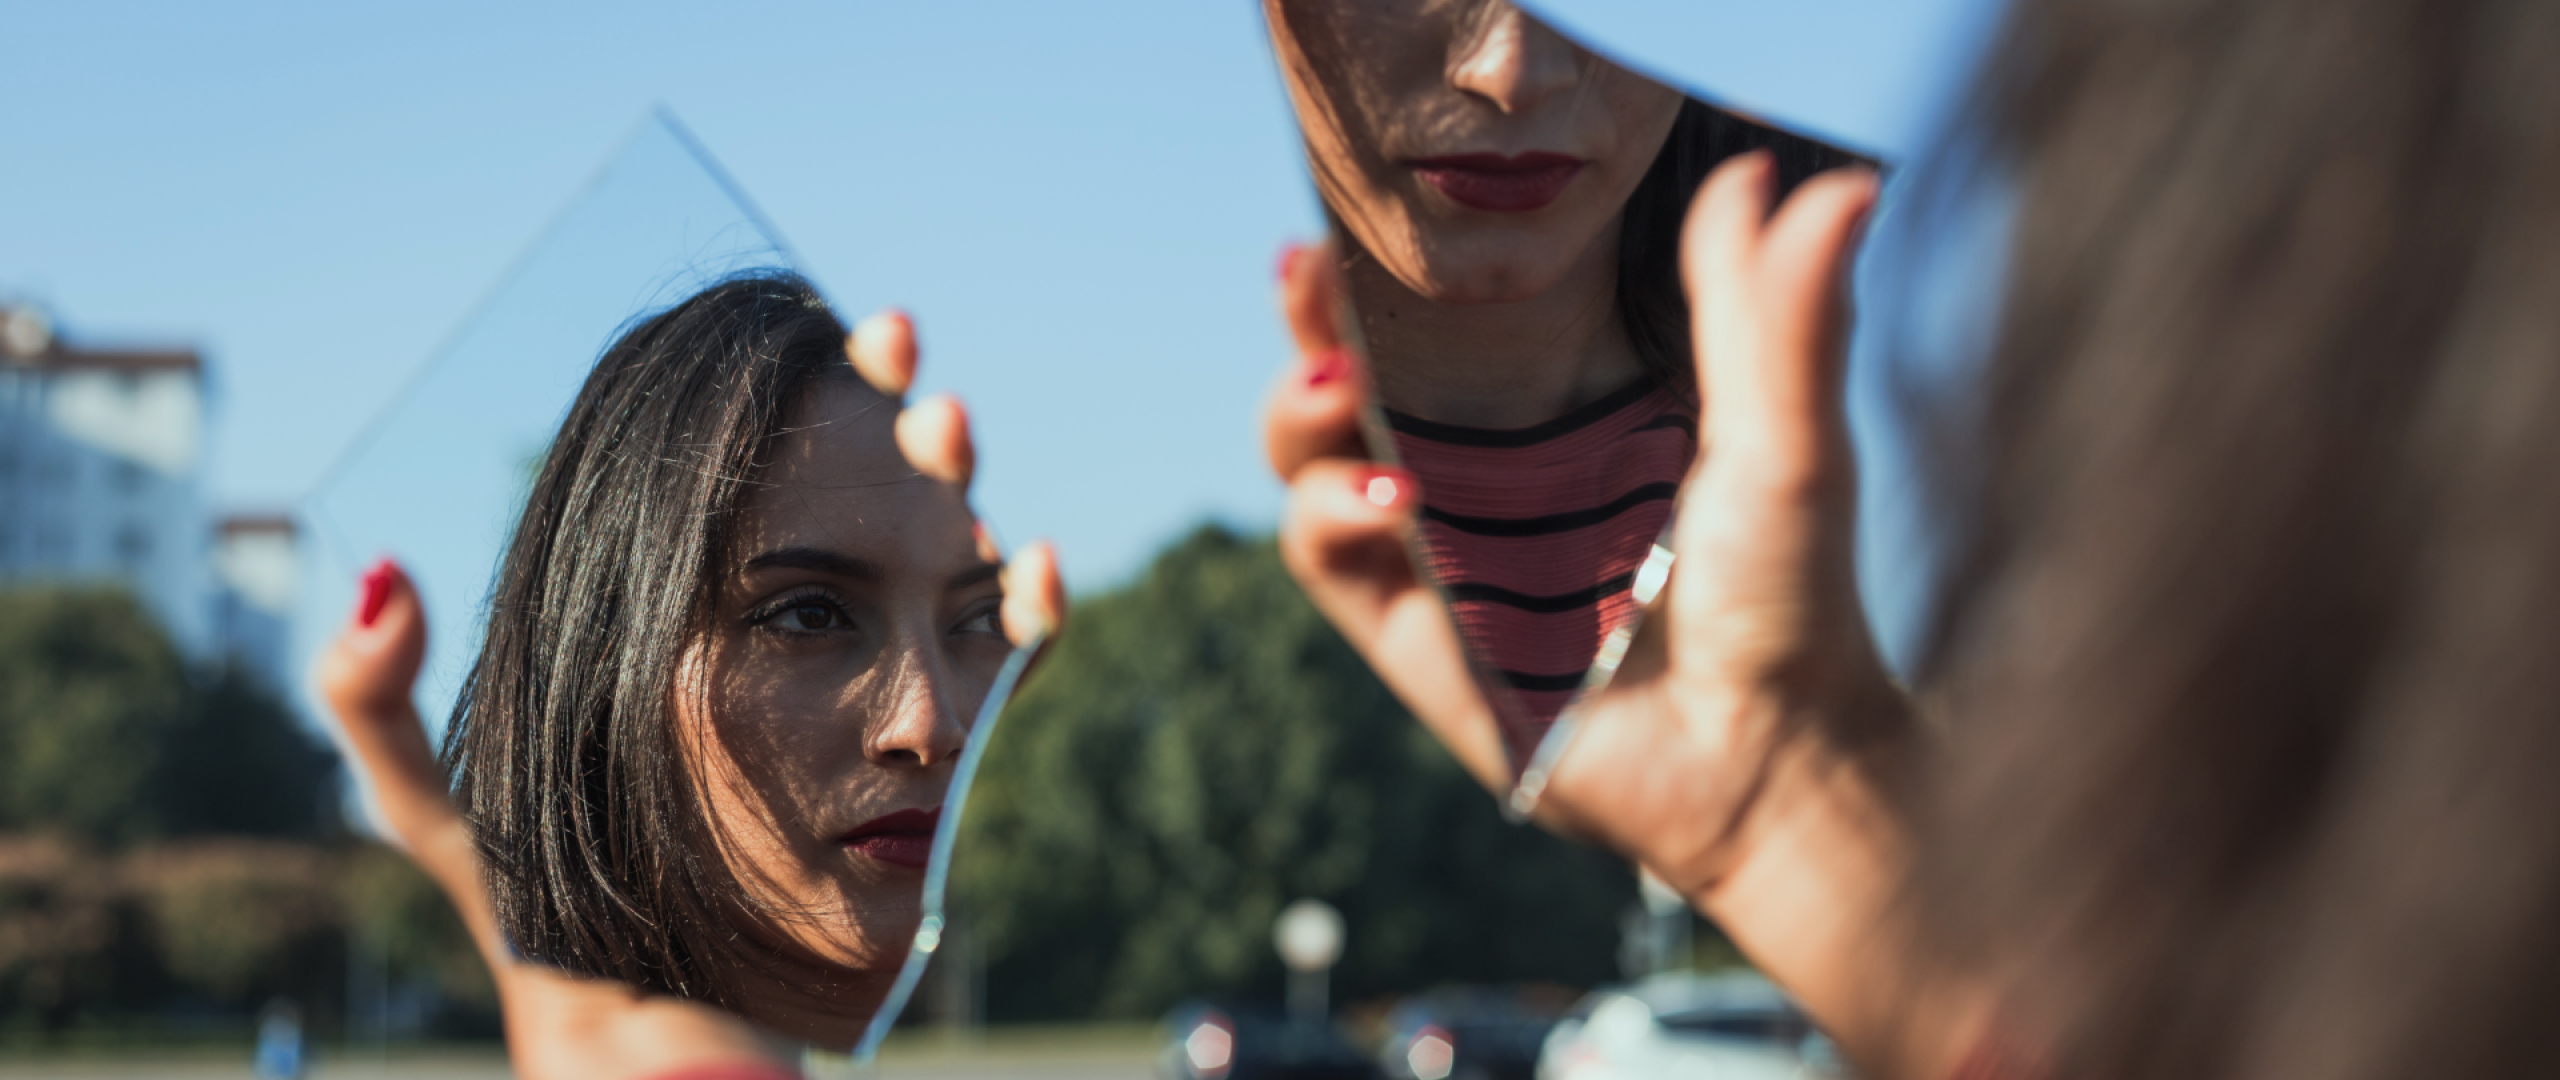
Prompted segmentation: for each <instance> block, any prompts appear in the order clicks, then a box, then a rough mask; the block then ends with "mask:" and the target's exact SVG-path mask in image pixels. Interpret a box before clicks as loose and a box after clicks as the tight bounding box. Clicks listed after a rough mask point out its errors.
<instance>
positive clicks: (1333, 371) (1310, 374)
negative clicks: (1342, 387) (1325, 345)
mask: <svg viewBox="0 0 2560 1080" xmlns="http://www.w3.org/2000/svg"><path fill="white" fill-rule="evenodd" d="M1350 377H1351V354H1350V353H1348V352H1345V351H1343V350H1342V349H1339V348H1333V349H1326V350H1325V351H1323V352H1320V353H1317V354H1315V355H1314V356H1311V357H1308V358H1307V385H1308V386H1311V387H1313V386H1323V385H1324V384H1326V383H1329V382H1336V381H1339V380H1342V379H1347V378H1350Z"/></svg>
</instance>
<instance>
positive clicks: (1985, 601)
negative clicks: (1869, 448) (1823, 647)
mask: <svg viewBox="0 0 2560 1080" xmlns="http://www.w3.org/2000/svg"><path fill="white" fill-rule="evenodd" d="M2555 47H2560V5H2554V4H2552V3H2550V2H2549V0H2215V2H2210V3H2207V2H2169V3H2139V4H2125V3H2113V2H2099V0H2022V3H2021V4H2020V6H2019V7H2018V9H2017V10H2016V12H2015V13H2014V15H2013V20H2012V22H2011V23H2010V25H2009V27H2008V29H2007V31H2006V38H2005V41H2004V42H2003V44H2002V45H2001V47H2000V50H1999V52H1998V53H1997V57H1998V59H1997V61H1996V62H1995V64H1994V65H1993V67H1992V70H1991V74H1990V76H1989V81H1988V82H1987V83H1986V84H1985V86H1986V88H1985V90H1984V92H1983V96H1982V98H1981V99H1980V100H1981V101H1982V102H1983V103H1984V107H1983V109H1982V111H1981V112H1980V114H1979V115H1980V118H1981V119H1980V123H1982V124H1983V125H1985V126H1984V129H1983V131H1982V134H1984V135H1985V136H1987V137H1986V138H1985V139H1984V140H1983V141H1982V143H1981V145H1984V146H1987V147H1989V148H1991V149H1990V156H1989V159H1988V162H1989V164H1988V172H1989V174H1990V175H1993V176H1994V177H1995V178H2005V181H2006V182H2011V183H2013V184H2014V188H2015V191H2016V193H2017V196H2018V201H2017V203H2016V218H2015V223H2014V229H2015V232H2014V237H2015V239H2014V244H2013V247H2012V251H2011V258H2012V261H2011V264H2010V270H2009V283H2008V286H2007V293H2006V306H2005V308H2004V309H2003V312H2002V315H2001V318H2000V336H1999V344H1998V346H1997V348H1996V350H1995V351H1994V353H1993V355H1992V356H1991V357H1990V360H1989V367H1988V369H1987V371H1986V373H1985V379H1984V383H1983V385H1982V388H1981V389H1982V395H1981V397H1980V398H1979V399H1978V400H1976V401H1973V402H1969V403H1968V404H1967V406H1966V408H1967V411H1966V412H1965V413H1964V414H1962V415H1960V416H1957V417H1955V418H1953V421H1952V423H1951V424H1950V427H1952V428H1953V429H1955V430H1957V431H1969V432H1975V433H1978V434H1977V435H1976V436H1975V437H1974V438H1972V439H1970V440H1969V441H1966V442H1959V443H1953V444H1952V445H1954V446H1956V447H1957V448H1958V449H1957V453H1956V454H1955V456H1953V457H1952V458H1947V459H1942V460H1941V461H1939V462H1938V465H1937V469H1938V477H1939V480H1940V481H1941V483H1942V484H1943V485H1944V487H1943V490H1944V491H1946V492H1948V493H1949V495H1950V497H1951V499H1952V501H1951V503H1950V505H1951V506H1952V507H1953V513H1952V514H1951V515H1950V517H1951V520H1953V521H1954V522H1956V523H1957V527H1958V528H1959V530H1960V536H1959V541H1960V542H1959V543H1958V544H1957V545H1956V550H1957V552H1958V555H1957V556H1956V558H1955V559H1954V560H1953V561H1952V563H1951V565H1950V568H1949V570H1948V572H1947V574H1946V575H1945V577H1944V579H1943V583H1942V586H1941V592H1940V595H1941V597H1942V601H1941V610H1940V613H1939V616H1938V621H1937V624H1936V629H1935V632H1934V641H1933V642H1932V644H1931V645H1930V647H1929V649H1928V659H1927V661H1926V664H1925V671H1926V673H1927V676H1928V680H1929V682H1930V683H1931V684H1932V685H1933V686H1935V687H1937V688H1938V689H1939V690H1941V691H1943V693H1944V695H1945V697H1944V700H1946V701H1947V702H1948V703H1949V706H1950V707H1949V710H1948V730H1947V739H1946V746H1945V752H1944V754H1943V757H1942V759H1941V761H1940V762H1939V766H1938V767H1937V768H1936V769H1935V770H1934V775H1933V777H1932V780H1931V785H1932V789H1931V795H1930V802H1929V806H1930V810H1929V811H1928V817H1927V818H1926V820H1925V824H1924V828H1923V834H1922V840H1923V844H1924V852H1925V857H1924V858H1923V859H1922V860H1921V862H1920V864H1919V865H1920V866H1921V867H1922V873H1923V875H1924V876H1923V878H1922V881H1921V886H1922V889H1923V893H1922V895H1923V899H1924V901H1925V902H1926V903H1927V904H1928V907H1927V908H1926V909H1925V910H1927V911H1928V912H1930V913H1931V915H1932V925H1933V926H1934V928H1935V930H1936V933H1935V934H1933V938H1934V939H1935V940H1937V941H1940V942H1942V943H1945V944H1946V946H1947V947H1948V948H1949V949H1950V950H1951V955H1952V956H1953V958H1955V959H1957V960H1959V961H1961V962H1964V963H1967V964H1972V965H1978V966H1979V968H1980V970H1982V971H1983V972H1985V973H1986V974H1988V975H1990V976H1991V977H1992V978H1993V979H1994V980H1995V982H1996V983H1997V984H1998V985H2001V986H2002V987H2003V989H2004V992H2005V994H2006V998H2005V1000H2006V1003H2007V1006H2008V1007H2009V1008H2010V1009H2011V1010H2012V1011H2013V1024H2012V1027H2013V1029H2014V1030H2017V1031H2020V1032H2029V1033H2033V1036H2034V1037H2037V1038H2041V1037H2043V1036H2046V1035H2050V1036H2052V1037H2053V1038H2055V1039H2057V1040H2058V1042H2057V1043H2056V1044H2055V1045H2053V1046H2052V1047H2050V1048H2049V1049H2050V1051H2051V1053H2052V1054H2053V1056H2054V1064H2055V1069H2056V1073H2057V1074H2058V1075H2067V1076H2082V1075H2095V1076H2108V1077H2172V1076H2175V1077H2187V1078H2207V1080H2210V1078H2213V1077H2224V1076H2242V1075H2247V1076H2283V1077H2306V1078H2333V1077H2384V1076H2479V1075H2509V1076H2543V1075H2553V1074H2555V1073H2560V1041H2555V1040H2553V1039H2552V1038H2551V1037H2550V1034H2549V1030H2548V1029H2549V1028H2550V1026H2551V1024H2552V1017H2553V1016H2555V1015H2560V779H2555V777H2554V775H2553V773H2554V771H2555V769H2560V498H2555V497H2554V494H2553V490H2554V480H2553V478H2554V476H2560V64H2554V63H2553V62H2552V59H2551V56H2552V53H2553V50H2554V49H2555Z"/></svg>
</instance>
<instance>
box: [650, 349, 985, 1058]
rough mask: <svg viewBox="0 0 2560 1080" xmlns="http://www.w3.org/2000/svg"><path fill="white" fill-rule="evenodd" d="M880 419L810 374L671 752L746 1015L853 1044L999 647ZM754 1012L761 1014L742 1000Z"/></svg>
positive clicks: (882, 409)
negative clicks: (710, 844)
mask: <svg viewBox="0 0 2560 1080" xmlns="http://www.w3.org/2000/svg"><path fill="white" fill-rule="evenodd" d="M896 414H897V405H896V403H895V402H893V401H891V400H889V399H887V398H884V397H882V396H880V395H879V394H878V393H876V392H874V391H872V390H871V389H870V388H868V387H866V386H863V385H862V384H861V383H860V382H858V381H856V380H854V379H851V378H849V377H848V378H835V377H829V378H825V379H821V380H820V381H819V382H818V383H817V384H816V385H815V386H813V387H812V388H810V389H809V390H808V391H807V392H806V393H804V394H803V395H802V400H801V401H800V403H799V404H798V405H797V407H795V408H794V409H793V410H791V414H790V418H789V420H788V422H787V424H786V427H785V431H786V432H787V434H785V435H784V436H783V437H782V438H781V439H779V440H778V441H777V443H776V444H775V446H774V448H773V450H772V451H771V454H770V456H769V457H768V458H767V461H766V465H765V469H764V472H763V474H762V475H761V476H760V477H759V478H758V479H757V480H756V482H755V483H754V484H752V485H751V486H750V489H749V493H748V494H747V496H746V498H745V499H744V500H743V502H742V504H741V506H740V510H739V513H740V518H739V520H738V522H737V528H736V532H735V533H734V534H733V535H734V537H735V539H734V541H733V543H732V551H733V552H734V555H733V558H732V559H731V565H730V567H729V568H728V569H727V570H726V571H725V572H724V573H723V575H722V576H721V578H720V580H719V581H718V583H717V588H718V598H717V600H716V606H715V612H714V622H713V627H712V630H711V631H710V633H709V635H708V637H707V638H706V639H705V640H702V641H701V642H699V644H698V645H697V646H696V647H695V648H694V649H692V650H690V651H689V652H688V655H687V657H686V664H685V667H686V671H687V678H686V680H685V681H686V684H687V685H688V686H691V687H694V688H695V690H694V691H693V692H690V693H686V694H681V695H679V699H678V700H679V702H680V704H679V706H678V716H677V725H676V727H677V737H678V740H679V743H680V745H682V747H683V748H684V752H685V754H686V755H687V757H688V759H689V760H688V764H690V765H691V766H692V769H691V771H692V772H693V774H694V775H695V776H696V778H697V783H698V784H699V785H700V787H701V795H702V803H703V805H704V807H705V809H706V811H707V813H708V814H709V815H710V817H711V819H712V820H711V825H712V830H711V832H712V835H713V836H714V837H715V838H717V839H718V840H719V842H720V846H721V849H722V850H721V855H722V857H723V858H724V859H725V860H726V861H727V863H728V866H729V870H730V872H731V873H732V874H733V875H734V876H735V878H736V879H737V880H738V882H739V883H740V885H741V886H742V890H743V893H744V897H745V901H744V902H745V903H747V904H748V905H750V906H751V907H752V908H754V910H752V911H749V912H745V913H743V914H744V915H745V920H744V921H745V922H746V924H747V925H748V926H749V927H750V928H751V933H752V935H753V936H754V937H755V938H756V940H755V941H754V942H753V944H754V945H756V946H761V948H762V951H764V952H766V953H768V954H770V955H769V956H768V958H767V959H769V960H773V961H778V963H774V964H768V965H767V967H768V968H769V969H770V970H771V971H773V973H774V974H775V975H776V979H775V980H774V982H773V983H771V984H767V985H763V986H755V985H750V986H747V987H745V988H744V989H743V991H742V993H741V995H740V996H741V998H742V1007H743V1008H744V1009H745V1011H746V1012H747V1013H748V1014H749V1015H752V1016H755V1017H756V1018H757V1019H758V1021H759V1022H761V1023H764V1024H767V1025H768V1026H772V1027H775V1028H777V1029H780V1030H784V1031H789V1032H794V1033H804V1032H832V1034H831V1035H830V1036H829V1041H831V1042H833V1043H835V1044H836V1045H851V1044H852V1042H853V1041H854V1038H855V1037H857V1036H858V1035H859V1033H860V1030H861V1025H862V1023H863V1022H865V1021H867V1020H868V1018H869V1015H870V1013H871V1011H872V1009H873V1008H874V1007H876V1005H877V1004H878V1002H879V999H880V998H881V996H883V995H884V994H885V992H886V989H887V983H888V980H889V979H890V977H892V976H893V975H894V974H895V973H896V971H897V968H898V965H899V963H900V962H901V961H902V960H903V959H904V958H905V956H906V952H907V947H908V943H909V942H910V940H911V939H912V938H913V937H914V934H915V931H916V928H917V925H918V923H919V921H920V920H921V918H922V886H923V881H924V871H925V862H926V856H927V853H928V851H929V849H930V845H931V839H932V833H933V828H934V826H935V824H936V822H937V821H938V819H939V814H940V813H941V812H942V810H943V794H944V792H945V791H946V790H947V789H948V787H949V786H950V783H951V775H952V768H953V765H954V763H955V762H956V761H957V759H958V757H959V754H960V751H961V748H962V745H963V742H964V740H965V737H966V735H967V730H968V729H967V724H968V722H969V720H970V718H971V717H973V716H974V715H975V714H976V712H977V709H978V706H979V704H980V703H981V702H982V701H984V700H985V698H986V695H987V691H988V687H989V686H990V684H991V683H992V682H993V681H994V678H995V674H996V671H997V669H998V668H999V667H1000V666H1002V664H1003V662H1004V659H1005V656H1006V654H1007V652H1008V651H1009V649H1010V646H1009V645H1008V644H1007V643H1006V641H1005V638H1004V634H1003V630H1002V627H1001V626H1000V625H999V622H998V614H997V612H998V608H999V605H1000V603H1001V601H1002V591H1001V587H1000V585H999V583H998V578H997V569H998V568H997V566H996V565H995V564H993V563H990V562H988V561H986V560H985V559H984V558H983V557H981V555H980V550H979V547H978V543H977V539H976V533H975V532H974V528H973V524H974V523H973V519H972V517H971V515H970V513H969V510H968V507H967V506H966V505H965V503H964V502H963V500H962V499H961V497H960V496H959V495H958V493H956V492H955V491H954V490H953V489H951V488H949V487H947V486H945V485H943V484H941V483H938V482H935V481H933V480H930V479H927V478H924V477H922V476H919V475H917V474H916V472H915V470H914V469H912V468H911V467H909V466H908V464H907V462H906V460H905V459H904V458H903V457H902V456H901V455H900V454H899V452H898V450H897V447H896V445H895V442H894V437H893V434H892V424H893V422H894V420H895V418H896ZM760 999H761V1000H760Z"/></svg>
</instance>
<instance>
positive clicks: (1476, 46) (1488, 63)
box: [1449, 3, 1582, 115]
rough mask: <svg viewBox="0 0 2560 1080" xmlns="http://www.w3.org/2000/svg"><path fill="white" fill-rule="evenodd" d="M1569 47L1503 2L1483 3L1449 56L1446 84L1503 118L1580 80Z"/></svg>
mask: <svg viewBox="0 0 2560 1080" xmlns="http://www.w3.org/2000/svg"><path fill="white" fill-rule="evenodd" d="M1581 67H1582V65H1581V59H1580V57H1578V56H1577V55H1576V53H1575V49H1574V47H1573V43H1571V42H1568V41H1566V40H1565V39H1564V38H1563V37H1561V36H1559V35H1558V34H1557V33H1556V32H1555V31H1553V30H1549V29H1547V28H1546V26H1545V25H1544V24H1541V23H1540V22H1538V21H1537V20H1536V19H1532V18H1530V17H1529V16H1528V15H1526V14H1524V13H1522V12H1521V10H1520V9H1519V8H1518V7H1515V6H1513V5H1511V4H1508V3H1494V4H1491V5H1488V7H1487V10H1486V11H1485V12H1484V15H1483V16H1482V17H1481V18H1480V19H1478V20H1477V23H1476V25H1475V26H1474V27H1473V28H1472V31H1471V32H1467V33H1462V34H1460V35H1459V36H1458V39H1457V43H1456V48H1455V49H1454V51H1453V52H1452V53H1451V55H1450V57H1449V85H1451V86H1454V87H1457V88H1458V89H1459V90H1462V91H1464V92H1466V93H1468V94H1471V95H1473V96H1475V97H1479V98H1482V99H1484V100H1485V101H1487V102H1489V103H1491V104H1492V105H1493V107H1494V108H1496V109H1500V110H1502V112H1504V113H1505V114H1508V115H1518V114H1520V113H1524V112H1528V111H1529V110H1531V109H1534V108H1536V107H1537V106H1538V104H1539V103H1540V102H1542V101H1545V100H1547V99H1548V98H1552V97H1554V96H1555V95H1557V94H1559V93H1562V92H1564V91H1566V90H1568V89H1571V88H1572V87H1573V85H1574V83H1575V82H1576V81H1578V80H1579V79H1580V78H1581V76H1582V71H1581Z"/></svg>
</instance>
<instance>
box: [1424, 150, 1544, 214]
mask: <svg viewBox="0 0 2560 1080" xmlns="http://www.w3.org/2000/svg"><path fill="white" fill-rule="evenodd" d="M1582 164H1583V162H1582V159H1581V158H1578V157H1574V156H1573V155H1571V154H1551V153H1548V152H1546V151H1543V150H1532V151H1529V152H1528V153H1525V154H1519V155H1516V156H1512V157H1505V156H1503V155H1501V154H1450V155H1448V156H1446V157H1432V158H1417V159H1415V160H1414V162H1413V169H1414V171H1415V172H1417V173H1420V174H1422V180H1423V182H1424V183H1427V184H1430V185H1431V186H1432V187H1433V188H1434V189H1436V190H1438V191H1439V192H1440V194H1443V195H1446V196H1448V197H1449V200H1450V201H1451V202H1455V203H1457V204H1458V205H1460V206H1464V207H1467V208H1469V209H1472V210H1490V211H1493V212H1495V213H1525V212H1527V211H1531V210H1537V209H1541V208H1543V207H1545V206H1546V205H1547V204H1548V203H1551V202H1554V201H1556V197H1557V196H1559V195H1562V194H1564V189H1565V185H1567V184H1571V183H1573V178H1574V175H1575V174H1577V173H1580V172H1581V171H1582Z"/></svg>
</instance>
